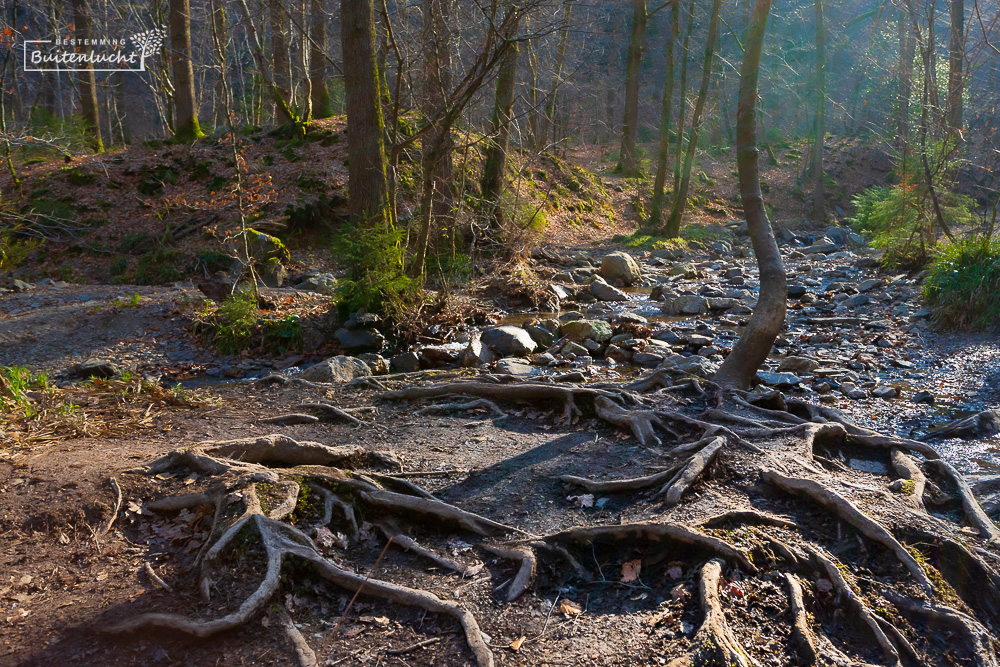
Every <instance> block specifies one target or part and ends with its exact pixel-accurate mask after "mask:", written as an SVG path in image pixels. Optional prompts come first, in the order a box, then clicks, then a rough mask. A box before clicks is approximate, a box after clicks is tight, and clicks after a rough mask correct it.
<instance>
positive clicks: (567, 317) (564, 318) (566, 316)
mask: <svg viewBox="0 0 1000 667" xmlns="http://www.w3.org/2000/svg"><path fill="white" fill-rule="evenodd" d="M582 319H583V314H582V313H579V312H577V311H575V310H567V311H566V312H565V313H563V314H562V315H560V316H559V321H560V322H573V321H574V320H582Z"/></svg>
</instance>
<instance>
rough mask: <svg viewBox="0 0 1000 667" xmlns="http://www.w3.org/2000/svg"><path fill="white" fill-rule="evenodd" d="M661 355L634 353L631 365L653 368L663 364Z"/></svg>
mask: <svg viewBox="0 0 1000 667" xmlns="http://www.w3.org/2000/svg"><path fill="white" fill-rule="evenodd" d="M663 358H664V357H663V355H662V354H655V353H653V352H636V353H635V354H633V355H632V363H634V364H636V365H638V366H645V367H646V368H653V367H655V366H659V365H660V364H661V363H663Z"/></svg>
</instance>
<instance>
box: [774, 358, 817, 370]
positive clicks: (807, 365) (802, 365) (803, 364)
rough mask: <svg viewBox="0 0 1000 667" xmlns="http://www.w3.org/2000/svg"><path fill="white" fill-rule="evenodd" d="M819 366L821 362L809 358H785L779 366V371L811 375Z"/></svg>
mask: <svg viewBox="0 0 1000 667" xmlns="http://www.w3.org/2000/svg"><path fill="white" fill-rule="evenodd" d="M818 366H819V362H817V361H816V360H815V359H810V358H809V357H785V358H784V359H782V360H781V363H780V364H778V371H779V372H780V371H788V372H790V373H811V372H813V371H814V370H816V368H817V367H818Z"/></svg>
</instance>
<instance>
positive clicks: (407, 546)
mask: <svg viewBox="0 0 1000 667" xmlns="http://www.w3.org/2000/svg"><path fill="white" fill-rule="evenodd" d="M379 528H380V529H381V530H382V534H384V535H385V537H386V539H392V543H393V544H394V545H395V546H397V547H399V548H400V549H402V550H403V551H412V552H413V553H415V554H416V555H418V556H422V557H424V558H426V559H427V560H429V561H431V562H432V563H434V564H435V565H439V566H441V567H443V568H444V569H446V570H451V571H452V572H457V573H458V574H460V575H461V576H462V577H471V576H473V575H475V574H476V573H477V572H479V570H480V569H482V567H481V566H480V567H476V566H470V567H466V566H465V565H462V564H461V563H457V562H455V561H453V560H451V559H450V558H445V557H444V556H442V555H441V554H438V553H435V552H433V551H431V550H430V549H428V548H427V547H425V546H422V545H420V544H419V543H418V542H417V541H416V540H414V539H413V538H412V537H409V536H407V535H404V534H403V533H401V532H399V531H397V530H393V529H390V528H389V527H387V526H384V525H380V526H379Z"/></svg>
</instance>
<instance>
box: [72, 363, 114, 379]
mask: <svg viewBox="0 0 1000 667" xmlns="http://www.w3.org/2000/svg"><path fill="white" fill-rule="evenodd" d="M73 372H74V373H75V374H76V376H77V377H80V378H113V377H115V376H117V375H118V373H119V372H120V371H119V369H118V367H117V366H115V365H114V364H113V363H112V362H110V361H108V360H107V359H87V360H86V361H84V362H82V363H80V364H77V366H76V367H75V368H74V369H73Z"/></svg>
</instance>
